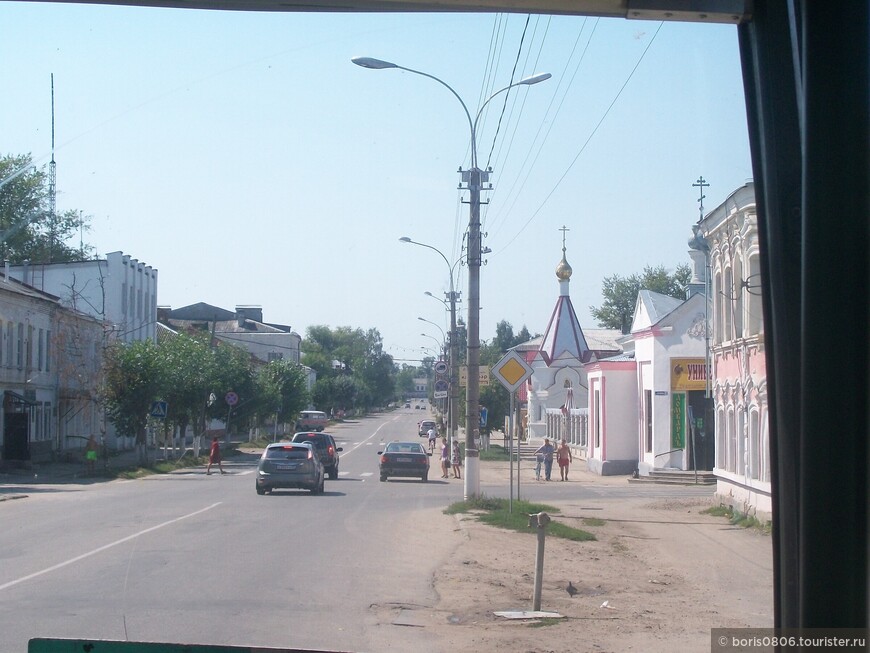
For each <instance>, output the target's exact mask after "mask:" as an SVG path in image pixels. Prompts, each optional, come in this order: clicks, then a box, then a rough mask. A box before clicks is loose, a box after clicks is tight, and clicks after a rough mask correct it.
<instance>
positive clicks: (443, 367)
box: [435, 361, 447, 374]
mask: <svg viewBox="0 0 870 653" xmlns="http://www.w3.org/2000/svg"><path fill="white" fill-rule="evenodd" d="M435 374H447V363H446V362H445V361H438V362H437V363H435Z"/></svg>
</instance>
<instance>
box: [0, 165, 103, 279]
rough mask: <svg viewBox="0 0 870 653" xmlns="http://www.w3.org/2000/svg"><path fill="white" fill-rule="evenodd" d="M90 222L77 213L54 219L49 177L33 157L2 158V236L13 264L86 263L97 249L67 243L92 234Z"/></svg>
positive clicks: (64, 214) (0, 224)
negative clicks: (85, 232) (86, 234)
mask: <svg viewBox="0 0 870 653" xmlns="http://www.w3.org/2000/svg"><path fill="white" fill-rule="evenodd" d="M88 219H89V218H87V217H83V216H82V213H81V212H80V211H76V210H67V211H63V212H60V213H57V212H55V214H54V215H52V212H51V203H50V189H49V178H48V173H47V172H46V170H45V168H36V167H34V166H33V165H32V162H31V158H30V155H6V156H0V235H2V241H3V249H4V256H5V258H7V259H8V260H9V261H11V262H13V263H22V262H23V261H25V260H29V261H31V262H33V263H49V262H66V261H79V260H82V259H83V258H84V257H85V256H87V255H89V254H90V252H91V251H92V249H93V248H92V247H91V246H90V245H87V244H84V243H79V244H76V245H74V246H72V245H68V244H67V242H68V241H69V240H71V239H72V238H74V237H76V236H79V235H80V232H81V231H86V230H88Z"/></svg>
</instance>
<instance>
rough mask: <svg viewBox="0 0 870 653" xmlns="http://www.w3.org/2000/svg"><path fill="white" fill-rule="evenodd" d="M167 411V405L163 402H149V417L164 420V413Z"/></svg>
mask: <svg viewBox="0 0 870 653" xmlns="http://www.w3.org/2000/svg"><path fill="white" fill-rule="evenodd" d="M168 409H169V404H168V403H166V402H165V401H154V402H151V413H150V415H151V417H157V418H159V419H166V411H167V410H168Z"/></svg>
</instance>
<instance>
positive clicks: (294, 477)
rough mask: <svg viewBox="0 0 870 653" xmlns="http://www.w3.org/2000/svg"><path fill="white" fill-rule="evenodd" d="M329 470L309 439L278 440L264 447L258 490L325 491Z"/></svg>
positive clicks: (265, 491) (259, 468)
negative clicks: (295, 489)
mask: <svg viewBox="0 0 870 653" xmlns="http://www.w3.org/2000/svg"><path fill="white" fill-rule="evenodd" d="M324 478H325V472H324V470H323V462H322V461H321V460H320V456H319V455H318V453H317V450H316V449H315V448H314V446H313V445H311V444H310V443H308V442H276V443H274V444H270V445H269V446H267V447H266V448H265V449H264V450H263V455H262V456H260V462H259V464H258V465H257V494H266V493H267V492H271V491H272V490H274V489H276V488H298V489H303V490H310V491H311V494H321V493H322V492H323V481H324Z"/></svg>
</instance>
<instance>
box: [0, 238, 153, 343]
mask: <svg viewBox="0 0 870 653" xmlns="http://www.w3.org/2000/svg"><path fill="white" fill-rule="evenodd" d="M8 273H9V276H10V278H14V279H17V280H19V281H22V282H23V283H25V284H27V285H29V286H32V287H33V288H36V289H38V290H41V291H43V292H47V293H50V294H52V295H54V296H55V297H58V298H59V300H60V303H61V304H62V305H63V306H65V307H67V308H71V309H73V310H75V311H79V312H81V313H85V314H87V315H91V316H93V317H95V318H97V319H98V320H100V321H102V322H104V323H105V324H106V325H107V327H108V331H109V335H110V336H114V337H116V338H118V339H119V340H123V341H124V342H133V341H134V340H153V339H154V338H155V332H156V327H155V325H156V321H157V269H156V268H152V267H151V266H150V265H146V264H145V263H142V262H141V261H138V260H136V259H135V258H132V257H131V256H130V255H128V254H124V253H123V252H112V253H111V254H107V255H106V258H104V259H94V260H91V261H73V262H69V263H39V264H24V265H11V266H9V267H8Z"/></svg>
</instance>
